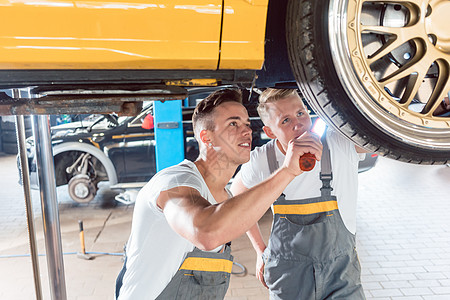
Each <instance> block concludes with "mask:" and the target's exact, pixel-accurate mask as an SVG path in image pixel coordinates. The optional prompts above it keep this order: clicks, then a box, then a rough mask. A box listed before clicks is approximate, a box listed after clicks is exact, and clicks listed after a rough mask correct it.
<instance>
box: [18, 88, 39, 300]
mask: <svg viewBox="0 0 450 300" xmlns="http://www.w3.org/2000/svg"><path fill="white" fill-rule="evenodd" d="M13 96H14V97H16V96H17V97H18V96H19V91H18V90H14V91H13ZM16 131H17V145H18V147H19V158H20V160H19V161H20V170H21V173H22V174H21V178H22V186H23V194H24V197H25V211H26V214H27V226H28V239H29V241H30V253H31V264H32V267H33V277H34V291H35V293H36V299H37V300H41V299H42V286H41V277H40V272H39V260H38V251H37V246H36V231H35V229H34V217H33V207H32V204H31V193H30V173H29V169H28V160H27V150H26V148H25V122H24V117H23V116H16Z"/></svg>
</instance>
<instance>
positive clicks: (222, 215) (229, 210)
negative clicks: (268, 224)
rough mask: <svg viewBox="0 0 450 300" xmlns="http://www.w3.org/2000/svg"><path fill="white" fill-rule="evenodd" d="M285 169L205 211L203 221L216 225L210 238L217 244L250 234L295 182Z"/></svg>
mask: <svg viewBox="0 0 450 300" xmlns="http://www.w3.org/2000/svg"><path fill="white" fill-rule="evenodd" d="M294 177H295V175H293V174H291V173H290V172H289V171H288V170H286V169H285V168H281V169H279V170H278V171H276V172H275V173H274V174H272V175H271V176H270V177H269V178H268V179H266V180H265V181H263V182H261V183H260V184H258V185H256V186H255V187H253V188H251V189H249V190H247V191H245V192H243V193H242V194H239V195H237V196H235V197H233V198H230V199H228V200H226V201H224V202H222V203H220V204H217V205H213V206H211V207H205V209H204V210H205V211H204V212H203V213H202V214H204V215H203V217H201V219H203V221H202V223H204V224H214V226H213V227H214V229H213V230H212V231H211V232H210V237H211V238H212V237H215V238H217V240H216V241H217V242H220V243H222V242H227V241H229V240H232V239H234V238H236V237H239V236H240V235H242V234H243V233H244V232H246V231H248V230H249V229H250V228H251V227H252V226H253V225H254V224H255V223H256V222H257V221H258V220H259V219H260V218H261V217H262V216H263V215H264V213H265V212H266V211H267V209H269V207H270V206H271V204H272V203H273V202H274V201H275V200H276V199H277V198H278V196H279V195H280V194H281V193H282V192H283V190H284V189H285V187H286V186H287V185H288V184H289V183H290V182H291V181H292V179H294Z"/></svg>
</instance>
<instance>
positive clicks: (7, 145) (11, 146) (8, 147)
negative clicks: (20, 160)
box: [3, 143, 19, 154]
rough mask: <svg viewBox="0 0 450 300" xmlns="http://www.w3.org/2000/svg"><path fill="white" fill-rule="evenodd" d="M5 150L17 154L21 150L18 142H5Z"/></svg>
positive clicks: (7, 152)
mask: <svg viewBox="0 0 450 300" xmlns="http://www.w3.org/2000/svg"><path fill="white" fill-rule="evenodd" d="M3 152H5V153H6V154H17V153H18V152H19V151H18V149H17V144H15V143H14V144H13V143H3Z"/></svg>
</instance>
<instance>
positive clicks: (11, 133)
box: [1, 117, 33, 154]
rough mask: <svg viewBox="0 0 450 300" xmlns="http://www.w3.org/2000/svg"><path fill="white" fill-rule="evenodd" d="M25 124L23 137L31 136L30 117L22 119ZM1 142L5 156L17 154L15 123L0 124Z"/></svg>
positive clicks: (4, 122) (5, 122)
mask: <svg viewBox="0 0 450 300" xmlns="http://www.w3.org/2000/svg"><path fill="white" fill-rule="evenodd" d="M24 124H25V137H29V136H32V135H33V130H32V125H31V117H25V118H24ZM1 128H2V132H1V140H2V144H3V145H2V146H3V152H5V153H7V154H17V153H18V148H17V133H16V123H15V121H12V122H11V121H4V120H2V122H1Z"/></svg>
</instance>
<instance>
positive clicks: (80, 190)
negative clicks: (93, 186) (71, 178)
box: [74, 182, 89, 199]
mask: <svg viewBox="0 0 450 300" xmlns="http://www.w3.org/2000/svg"><path fill="white" fill-rule="evenodd" d="M74 192H75V195H76V196H77V197H78V198H82V199H84V198H86V197H87V195H89V187H88V186H87V182H78V183H77V184H75V188H74Z"/></svg>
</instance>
